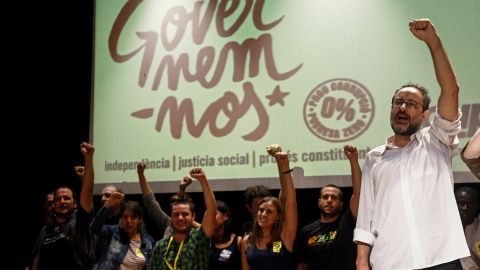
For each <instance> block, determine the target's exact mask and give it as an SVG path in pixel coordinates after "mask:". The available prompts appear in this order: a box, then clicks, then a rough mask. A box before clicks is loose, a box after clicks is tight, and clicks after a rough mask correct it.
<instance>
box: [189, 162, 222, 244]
mask: <svg viewBox="0 0 480 270" xmlns="http://www.w3.org/2000/svg"><path fill="white" fill-rule="evenodd" d="M190 176H191V177H192V178H195V179H197V180H198V181H199V182H200V185H201V186H202V190H203V200H204V201H205V207H206V209H207V210H206V211H205V214H204V215H203V220H202V227H203V230H204V231H205V234H206V235H207V236H208V237H211V236H212V235H213V233H214V231H215V216H216V214H217V202H216V201H215V196H214V195H213V192H212V190H211V188H210V184H209V183H208V181H207V176H206V175H205V171H203V169H202V168H193V169H191V170H190Z"/></svg>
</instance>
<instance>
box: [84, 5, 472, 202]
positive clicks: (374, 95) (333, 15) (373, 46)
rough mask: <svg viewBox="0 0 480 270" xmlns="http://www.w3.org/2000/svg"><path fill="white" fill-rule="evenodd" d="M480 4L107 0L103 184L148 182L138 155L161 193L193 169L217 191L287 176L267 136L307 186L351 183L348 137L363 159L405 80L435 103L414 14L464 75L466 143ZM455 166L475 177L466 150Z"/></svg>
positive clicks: (97, 36) (102, 58)
mask: <svg viewBox="0 0 480 270" xmlns="http://www.w3.org/2000/svg"><path fill="white" fill-rule="evenodd" d="M479 13H480V2H479V1H477V0H471V1H461V2H456V1H448V0H423V1H396V0H389V1H385V0H360V1H348V0H336V1H325V0H303V1H291V0H275V1H273V0H258V1H253V0H245V1H233V0H230V1H226V0H216V1H213V0H211V1H190V0H189V1H186V0H184V1H181V0H175V1H170V0H169V1H163V0H144V1H141V0H131V1H127V0H115V1H112V0H97V1H95V16H94V19H95V22H94V64H93V83H92V113H91V131H90V136H91V142H92V144H93V145H94V146H95V148H96V151H95V158H94V166H95V181H96V187H95V190H96V192H97V193H98V192H99V190H101V188H102V187H103V186H104V185H106V184H120V185H122V187H123V189H124V190H125V192H126V193H139V192H140V187H139V184H138V176H137V163H138V162H140V161H143V162H145V163H147V165H148V168H147V170H146V171H145V175H146V177H147V180H148V182H149V184H150V186H151V187H152V189H153V190H154V192H156V193H166V192H176V191H177V190H178V184H179V181H180V180H181V179H182V178H183V176H185V175H188V171H189V170H190V169H191V168H192V167H203V168H204V170H205V171H206V174H207V178H208V179H209V180H210V184H211V186H212V189H213V190H215V191H234V190H244V189H245V188H246V187H247V186H248V185H251V184H264V185H266V186H268V187H270V188H272V189H275V188H279V184H278V180H276V179H277V177H278V172H277V167H276V164H275V162H274V159H272V158H271V157H270V156H269V155H268V154H267V152H266V146H267V145H270V144H279V145H281V147H282V149H283V150H284V151H285V152H287V153H288V154H289V157H290V164H291V166H292V167H294V171H293V177H294V181H295V186H296V188H311V187H321V186H324V185H326V184H336V185H338V186H350V185H351V180H350V165H349V162H348V160H347V159H346V157H345V156H344V154H343V146H344V145H347V144H348V145H352V146H355V147H357V148H358V150H359V155H360V157H359V158H360V165H363V160H364V158H365V155H366V153H367V152H368V151H369V150H371V149H373V148H375V147H377V146H379V145H381V144H383V143H384V142H385V139H386V138H387V137H389V136H391V135H393V132H392V130H391V128H390V122H389V117H390V108H391V98H392V96H393V93H394V91H395V89H397V88H399V87H400V86H401V85H403V84H405V83H408V82H415V83H419V84H421V85H423V86H425V87H426V88H428V89H429V90H430V93H431V96H432V103H431V108H430V110H431V111H434V110H435V108H436V103H437V99H438V95H439V85H438V83H437V80H436V76H435V72H434V68H433V63H432V59H431V56H430V53H429V50H428V48H427V46H426V45H425V43H424V42H422V41H420V40H418V39H416V38H415V37H414V36H413V35H412V34H411V32H410V30H409V27H408V24H409V22H410V21H411V20H413V19H416V18H429V19H431V20H432V22H433V23H434V25H435V28H436V30H437V32H438V33H439V35H440V37H441V38H442V41H443V44H444V47H445V48H446V50H447V53H448V54H449V57H450V59H451V61H452V63H453V66H454V69H455V72H456V74H457V78H458V81H459V84H460V88H461V90H460V97H459V107H460V108H461V110H462V113H463V116H462V119H461V120H462V131H461V133H460V134H459V140H460V146H459V151H460V150H461V149H462V148H463V147H464V146H465V144H466V143H467V142H468V140H469V139H470V138H471V136H472V135H473V134H474V132H475V131H476V130H477V129H479V127H480V119H479V118H480V116H479V115H480V94H479V82H480V81H479V77H480V52H479V48H480V20H478V18H477V15H478V14H479ZM430 121H431V119H429V120H428V121H427V124H426V125H428V122H430ZM453 171H454V177H455V182H457V183H463V182H475V181H477V180H476V179H475V177H474V176H473V174H472V173H471V172H470V171H469V170H468V168H467V167H466V166H465V165H464V164H463V162H462V161H461V160H460V158H459V156H458V154H457V156H455V157H454V158H453ZM189 190H190V191H191V192H195V191H199V190H200V185H198V183H195V182H194V184H192V187H191V188H190V187H189Z"/></svg>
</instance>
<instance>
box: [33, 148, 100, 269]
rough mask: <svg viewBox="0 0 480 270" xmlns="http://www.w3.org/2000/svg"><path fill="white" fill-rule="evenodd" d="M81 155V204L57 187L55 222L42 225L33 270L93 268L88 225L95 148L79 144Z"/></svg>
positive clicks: (64, 190) (91, 243)
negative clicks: (83, 170)
mask: <svg viewBox="0 0 480 270" xmlns="http://www.w3.org/2000/svg"><path fill="white" fill-rule="evenodd" d="M80 151H81V152H82V154H83V156H84V158H85V177H84V182H83V186H82V189H81V194H80V200H79V201H80V204H78V201H77V196H76V194H75V192H74V191H73V190H72V189H70V188H69V187H60V188H58V189H57V190H56V191H55V195H54V198H53V202H54V209H55V215H56V216H55V221H54V222H51V223H49V224H47V225H45V226H44V227H43V229H42V231H41V232H40V233H39V235H38V238H37V243H36V244H35V248H34V254H35V260H34V265H33V268H32V269H34V270H35V269H48V270H55V269H59V270H60V269H72V270H84V269H91V268H92V266H93V261H94V259H95V254H94V252H93V238H92V235H91V232H90V223H91V222H92V220H93V182H94V181H93V176H94V173H93V153H94V152H95V148H93V146H91V145H90V144H88V143H82V144H81V145H80ZM77 206H78V207H77Z"/></svg>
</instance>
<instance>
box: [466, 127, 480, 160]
mask: <svg viewBox="0 0 480 270" xmlns="http://www.w3.org/2000/svg"><path fill="white" fill-rule="evenodd" d="M463 157H464V158H467V159H472V158H479V157H480V129H479V130H477V132H475V134H473V137H472V138H471V139H470V141H469V142H468V144H467V146H466V147H465V150H464V151H463Z"/></svg>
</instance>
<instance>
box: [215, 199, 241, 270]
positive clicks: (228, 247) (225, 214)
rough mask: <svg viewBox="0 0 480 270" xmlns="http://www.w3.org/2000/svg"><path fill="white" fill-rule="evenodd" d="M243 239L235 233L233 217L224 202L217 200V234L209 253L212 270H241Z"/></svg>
mask: <svg viewBox="0 0 480 270" xmlns="http://www.w3.org/2000/svg"><path fill="white" fill-rule="evenodd" d="M241 241H242V237H241V236H239V235H237V234H235V233H234V232H233V216H232V213H231V212H230V208H229V207H228V205H227V204H225V203H224V202H223V201H219V200H217V215H216V217H215V234H214V235H213V240H212V245H211V246H210V252H209V255H208V257H209V265H208V268H209V269H210V270H240V269H241V268H242V261H241V255H240V244H241Z"/></svg>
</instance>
